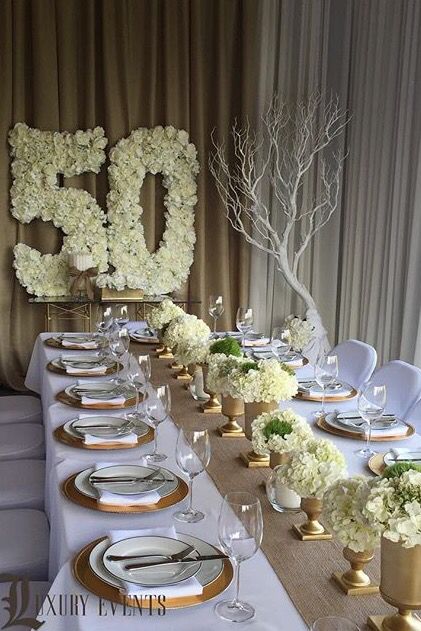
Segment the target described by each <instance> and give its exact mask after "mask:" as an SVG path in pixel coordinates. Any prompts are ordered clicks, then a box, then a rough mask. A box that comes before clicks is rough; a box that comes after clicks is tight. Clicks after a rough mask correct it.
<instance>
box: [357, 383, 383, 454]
mask: <svg viewBox="0 0 421 631" xmlns="http://www.w3.org/2000/svg"><path fill="white" fill-rule="evenodd" d="M386 396H387V392H386V386H385V385H378V386H377V385H374V384H373V383H368V385H367V386H366V387H365V388H364V390H363V391H362V392H361V393H360V395H359V397H358V412H359V413H360V416H361V418H362V419H363V421H365V422H366V423H367V426H368V427H367V441H366V446H365V447H364V448H363V449H358V451H356V452H355V453H356V454H357V456H360V457H361V458H371V456H374V454H375V453H376V452H375V451H373V450H372V449H371V428H372V423H373V422H374V421H377V420H378V419H379V418H381V417H382V415H383V413H384V410H385V407H386Z"/></svg>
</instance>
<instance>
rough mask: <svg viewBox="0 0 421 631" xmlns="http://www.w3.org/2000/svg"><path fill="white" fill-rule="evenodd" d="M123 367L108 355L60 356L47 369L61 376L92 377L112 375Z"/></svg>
mask: <svg viewBox="0 0 421 631" xmlns="http://www.w3.org/2000/svg"><path fill="white" fill-rule="evenodd" d="M122 368H123V365H122V364H120V363H119V362H117V361H116V360H114V359H113V358H110V357H108V356H107V355H96V354H95V355H85V354H84V355H76V354H73V355H60V357H57V358H55V359H52V360H51V361H50V362H48V364H47V369H48V370H49V371H50V372H54V373H56V374H59V375H71V376H74V377H90V376H92V375H100V376H103V375H112V374H114V373H116V372H117V371H120V370H121V369H122Z"/></svg>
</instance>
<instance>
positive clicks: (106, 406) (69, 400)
mask: <svg viewBox="0 0 421 631" xmlns="http://www.w3.org/2000/svg"><path fill="white" fill-rule="evenodd" d="M91 376H92V375H91ZM56 399H57V401H60V403H64V404H65V405H70V406H72V407H74V408H81V409H82V410H122V409H124V408H131V407H133V406H134V405H136V397H131V398H130V399H127V400H126V401H125V402H124V404H123V405H111V404H110V403H93V404H92V405H83V403H82V401H80V400H79V399H76V397H71V396H70V395H68V394H67V392H66V391H65V390H61V391H60V392H58V393H57V394H56Z"/></svg>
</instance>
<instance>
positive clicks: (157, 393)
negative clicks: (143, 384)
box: [144, 384, 171, 462]
mask: <svg viewBox="0 0 421 631" xmlns="http://www.w3.org/2000/svg"><path fill="white" fill-rule="evenodd" d="M144 410H145V414H146V418H147V420H148V421H149V423H150V424H151V425H152V427H153V428H154V429H155V433H154V448H153V451H152V453H150V454H145V458H146V459H147V460H148V461H149V462H162V461H163V460H166V459H167V456H166V455H165V454H159V453H158V425H160V424H161V423H163V422H164V421H165V420H166V419H167V418H168V415H169V413H170V412H171V393H170V388H169V386H168V385H167V384H166V385H163V386H156V388H153V387H152V386H149V388H148V389H147V390H146V392H145V399H144Z"/></svg>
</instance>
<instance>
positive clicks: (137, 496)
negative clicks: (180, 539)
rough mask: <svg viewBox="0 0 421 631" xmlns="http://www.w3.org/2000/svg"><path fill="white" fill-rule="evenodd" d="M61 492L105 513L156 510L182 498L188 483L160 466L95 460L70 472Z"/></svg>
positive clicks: (75, 500) (75, 501) (76, 501)
mask: <svg viewBox="0 0 421 631" xmlns="http://www.w3.org/2000/svg"><path fill="white" fill-rule="evenodd" d="M62 491H63V493H64V495H65V496H66V497H67V498H68V499H69V500H71V501H72V502H74V503H75V504H79V505H80V506H83V507H85V508H90V509H92V510H97V511H104V512H109V513H142V512H153V511H159V510H162V509H164V508H169V507H171V506H174V505H176V504H178V503H179V502H181V501H182V500H184V498H185V497H186V496H187V494H188V486H187V484H186V483H185V482H184V480H182V479H181V478H180V477H178V476H177V475H175V474H174V473H172V472H171V471H169V470H168V469H164V468H162V467H154V466H152V465H148V466H143V465H138V464H121V465H107V464H106V463H103V464H96V465H95V467H90V468H87V469H85V470H83V471H80V472H79V473H76V474H73V475H71V476H70V477H69V478H67V480H66V481H65V482H64V483H63V485H62Z"/></svg>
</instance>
